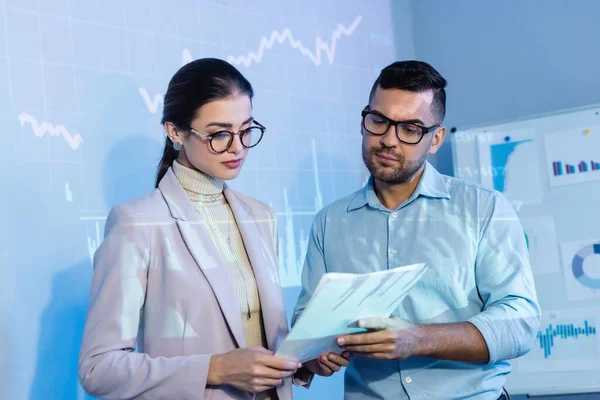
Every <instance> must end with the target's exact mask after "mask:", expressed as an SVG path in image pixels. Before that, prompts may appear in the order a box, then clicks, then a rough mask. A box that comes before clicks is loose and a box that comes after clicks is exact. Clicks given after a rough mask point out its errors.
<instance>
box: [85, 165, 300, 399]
mask: <svg viewBox="0 0 600 400" xmlns="http://www.w3.org/2000/svg"><path fill="white" fill-rule="evenodd" d="M224 195H225V198H226V199H227V202H228V203H229V205H230V207H231V210H232V212H233V215H234V217H235V220H236V222H237V224H238V226H239V229H240V233H241V236H242V239H243V241H244V244H245V246H246V251H247V253H248V258H249V259H250V263H251V265H252V268H253V269H254V275H255V277H256V282H257V286H258V291H259V295H260V301H261V306H262V315H263V320H264V325H265V333H266V338H267V342H268V347H269V349H270V350H273V351H275V349H276V348H277V347H278V344H279V342H280V341H281V340H283V338H284V337H285V336H286V335H287V333H288V326H287V319H286V314H285V307H284V302H283V293H282V288H281V286H280V283H279V276H278V271H277V256H276V237H277V233H276V219H275V216H274V214H273V212H272V211H271V209H270V208H269V207H268V206H267V205H265V204H263V203H261V202H259V201H257V200H254V199H252V198H249V197H246V196H244V195H242V194H240V193H238V192H235V191H233V190H231V189H229V188H227V186H226V187H225V189H224ZM209 232H210V231H209V230H208V229H207V227H205V226H204V225H203V224H202V223H201V221H200V218H199V217H198V214H197V212H196V210H195V209H194V206H193V204H192V202H191V201H190V199H189V198H188V195H187V194H186V193H185V191H184V190H183V188H182V187H181V185H180V184H179V182H178V181H177V178H176V177H175V175H174V174H173V171H172V170H171V169H169V170H168V172H167V174H166V175H165V177H164V178H163V179H162V180H161V182H160V184H159V187H158V189H156V190H154V191H152V192H151V193H149V194H147V195H145V196H143V197H140V198H138V199H135V200H132V201H130V202H128V203H126V204H123V205H120V206H116V207H114V208H113V209H112V210H111V212H110V214H109V216H108V219H107V222H106V230H105V237H104V241H103V243H102V244H101V245H100V247H99V248H98V250H97V251H96V254H95V256H94V276H93V281H92V288H91V295H90V303H89V310H88V315H87V321H86V324H85V330H84V334H83V341H82V345H81V353H80V357H79V378H80V381H81V384H82V386H83V388H84V389H85V390H86V391H87V392H88V393H89V394H91V395H92V396H95V397H99V398H107V399H131V398H135V399H178V400H183V399H206V400H221V399H223V400H224V399H252V398H254V395H253V394H252V393H248V392H242V391H240V390H237V389H235V388H233V387H232V386H227V385H222V386H207V384H206V379H207V374H208V366H209V361H210V357H211V354H220V353H225V352H228V351H231V350H234V349H236V348H240V347H246V340H245V336H244V331H243V327H242V319H241V318H242V311H241V310H240V306H239V301H238V299H237V297H236V293H235V290H234V288H233V282H232V280H231V277H230V275H229V270H228V268H227V266H226V265H225V263H224V261H223V259H222V258H221V255H220V253H219V251H218V249H217V248H216V247H215V245H214V244H213V241H212V239H211V237H210V233H209ZM134 350H137V351H134ZM277 394H278V396H279V399H280V400H287V399H291V397H292V382H291V379H286V380H284V383H282V385H280V387H278V388H277Z"/></svg>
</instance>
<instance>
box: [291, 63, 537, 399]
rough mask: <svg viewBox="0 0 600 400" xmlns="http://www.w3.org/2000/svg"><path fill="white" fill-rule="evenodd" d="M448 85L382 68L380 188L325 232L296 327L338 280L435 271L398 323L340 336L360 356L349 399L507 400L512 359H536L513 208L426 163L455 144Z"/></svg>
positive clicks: (377, 154) (374, 147)
mask: <svg viewBox="0 0 600 400" xmlns="http://www.w3.org/2000/svg"><path fill="white" fill-rule="evenodd" d="M445 87H446V80H445V79H444V78H443V77H442V76H441V75H440V74H439V73H438V72H437V71H436V70H435V69H434V68H432V67H431V66H430V65H429V64H427V63H424V62H419V61H406V62H396V63H393V64H391V65H389V66H388V67H386V68H385V69H383V70H382V72H381V74H380V76H379V77H378V78H377V80H376V81H375V84H374V85H373V89H372V90H371V94H370V97H369V105H368V106H367V107H365V109H364V110H363V112H362V136H363V140H362V143H363V144H362V154H363V160H364V162H365V165H366V166H367V168H368V170H369V172H370V173H371V177H370V179H369V182H368V183H367V185H366V186H365V187H364V188H363V189H362V190H360V191H358V192H356V193H353V194H352V195H350V196H348V197H346V198H343V199H341V200H338V201H336V202H334V203H333V204H331V205H329V206H328V207H326V208H324V209H323V210H321V211H320V212H319V214H318V215H317V216H316V218H315V221H314V223H313V227H312V232H311V235H310V241H309V246H308V251H307V256H306V263H305V265H304V269H303V272H302V286H303V287H302V291H301V293H300V296H299V299H298V303H297V305H296V310H295V312H294V316H293V321H295V320H296V319H297V318H298V316H299V315H300V314H301V313H302V310H303V309H304V308H305V307H306V305H307V303H308V301H309V300H310V298H311V296H312V294H313V293H314V290H315V288H316V286H317V283H318V282H319V279H320V278H321V276H322V275H323V274H325V273H326V272H352V273H367V272H373V271H379V270H385V269H389V268H394V267H398V266H402V265H406V264H413V263H421V262H425V263H427V265H428V266H429V268H428V271H427V272H426V273H425V275H423V277H422V278H421V279H420V281H419V282H418V283H417V284H416V286H415V287H414V288H413V289H411V291H410V292H409V294H408V296H407V297H406V298H405V299H404V301H403V303H402V304H401V306H400V307H398V309H397V310H396V311H395V312H394V315H393V316H391V318H389V319H383V320H381V319H379V320H372V319H371V320H365V321H359V322H358V323H359V325H360V326H362V327H365V328H368V331H367V333H362V334H356V335H347V336H343V337H340V338H338V344H339V345H340V347H341V348H343V349H344V353H349V354H350V355H351V358H350V359H351V362H350V365H349V366H348V368H347V370H346V375H345V398H346V399H348V400H354V399H370V398H377V399H394V400H397V399H467V398H468V399H486V400H487V399H493V400H495V399H499V398H504V395H503V386H504V383H505V380H506V375H507V374H508V373H509V372H510V364H509V363H508V361H507V360H509V359H512V358H515V357H519V356H521V355H523V354H525V353H527V352H528V351H529V350H530V349H531V347H532V344H533V343H534V340H535V337H536V334H537V331H538V327H539V317H540V309H539V306H538V302H537V298H536V293H535V287H534V283H533V278H532V274H531V269H530V266H529V260H528V255H527V248H526V243H525V237H524V234H523V229H522V227H521V225H520V223H519V220H518V218H517V216H516V214H515V212H514V210H513V209H512V207H511V205H510V203H509V202H508V201H507V200H506V198H505V197H503V196H502V194H500V193H498V192H496V191H493V190H489V189H485V188H482V187H479V186H477V185H474V184H471V183H467V182H463V181H460V180H458V179H455V178H452V177H449V176H444V175H441V174H440V173H439V172H438V171H436V170H435V168H434V167H433V166H432V165H431V164H429V163H428V162H427V161H426V157H427V155H428V154H435V153H436V152H437V151H438V149H439V148H440V146H441V145H442V143H443V142H444V138H445V136H446V129H445V128H444V127H443V126H442V125H441V124H442V121H443V119H444V115H445V107H446V104H445V103H446V92H445V89H444V88H445ZM344 355H347V354H344ZM345 364H346V363H345V359H344V358H343V357H339V356H337V357H335V356H333V355H331V354H329V355H323V356H322V357H320V358H318V359H316V360H313V361H310V362H308V363H306V364H305V365H306V367H307V368H308V369H309V370H310V371H312V372H313V373H316V374H319V375H330V374H331V373H333V372H335V371H337V370H339V369H340V368H339V367H340V366H344V365H345Z"/></svg>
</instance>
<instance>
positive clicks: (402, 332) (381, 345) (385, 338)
mask: <svg viewBox="0 0 600 400" xmlns="http://www.w3.org/2000/svg"><path fill="white" fill-rule="evenodd" d="M358 326H359V327H361V328H366V329H370V330H375V332H368V333H360V334H353V335H344V336H340V337H339V338H338V346H340V347H342V348H343V349H344V350H346V351H349V352H350V353H355V354H360V355H362V356H365V357H370V358H377V359H381V360H403V359H405V358H407V357H410V356H413V355H420V354H422V353H423V352H424V343H425V342H426V340H425V332H424V331H423V329H422V328H421V327H419V326H418V325H413V324H411V323H409V322H407V321H404V320H401V319H398V318H365V319H362V320H359V321H358Z"/></svg>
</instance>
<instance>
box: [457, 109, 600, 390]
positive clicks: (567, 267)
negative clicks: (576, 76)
mask: <svg viewBox="0 0 600 400" xmlns="http://www.w3.org/2000/svg"><path fill="white" fill-rule="evenodd" d="M451 141H452V151H453V161H454V174H455V176H457V177H459V178H462V179H465V180H469V181H473V182H477V183H480V184H483V185H485V186H488V187H492V188H495V189H497V190H500V191H502V192H503V193H504V194H505V195H506V197H507V198H508V199H509V200H511V202H512V203H513V205H514V206H515V209H516V210H517V213H518V215H519V217H520V219H521V223H522V224H523V227H524V229H525V233H526V235H527V239H528V244H529V251H530V260H531V265H532V270H533V272H534V278H535V282H536V288H537V293H538V298H539V301H540V305H541V307H542V313H543V315H542V323H541V325H540V333H539V334H538V339H537V340H536V343H535V346H534V348H533V349H532V350H531V352H530V353H529V354H527V355H526V356H524V357H521V358H519V359H516V360H513V361H512V362H511V364H512V366H513V372H512V373H511V374H510V375H509V378H508V382H507V389H508V390H509V392H510V393H514V394H530V395H543V394H558V393H561V394H562V393H582V392H600V105H596V106H592V107H586V108H584V109H577V110H567V111H563V112H558V113H552V114H547V115H541V116H536V117H531V118H526V119H522V120H518V121H512V122H506V123H500V124H494V125H489V126H481V127H475V128H468V129H464V130H457V131H456V132H455V133H451ZM594 244H597V246H594ZM571 324H572V325H573V326H572V327H571ZM550 326H552V330H550V329H549V328H550ZM572 328H573V329H572Z"/></svg>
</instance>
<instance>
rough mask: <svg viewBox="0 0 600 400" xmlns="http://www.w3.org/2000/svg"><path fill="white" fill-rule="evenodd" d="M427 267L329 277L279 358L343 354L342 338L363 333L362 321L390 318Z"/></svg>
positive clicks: (339, 274)
mask: <svg viewBox="0 0 600 400" xmlns="http://www.w3.org/2000/svg"><path fill="white" fill-rule="evenodd" d="M426 269H427V267H426V265H425V264H412V265H406V266H402V267H398V268H393V269H390V270H386V271H378V272H373V273H369V274H346V273H328V274H325V275H323V277H322V278H321V280H320V281H319V284H318V285H317V289H316V290H315V293H314V295H313V296H312V298H311V300H310V301H309V303H308V304H307V306H306V308H305V309H304V311H303V313H302V314H301V315H300V317H299V318H298V320H297V321H296V324H295V325H294V327H293V328H292V330H291V331H290V333H289V335H288V336H287V337H286V339H285V340H284V341H283V343H282V344H281V346H280V347H279V350H278V351H277V355H278V356H280V357H286V358H292V359H296V360H298V361H300V362H305V361H308V360H312V359H314V358H317V357H318V356H319V355H321V354H323V353H325V352H336V353H338V354H339V353H341V352H342V349H340V348H339V347H338V346H337V344H336V338H337V337H338V336H339V335H344V334H351V333H358V332H364V331H365V329H363V328H359V327H358V326H357V325H356V322H357V321H358V320H359V319H361V318H370V317H389V316H390V315H391V314H392V312H393V311H394V310H395V309H396V307H398V305H400V303H401V302H402V300H403V299H404V297H405V296H406V295H407V294H408V291H409V290H410V289H411V288H412V287H413V286H414V285H415V283H417V281H418V280H419V279H420V278H421V276H422V275H423V273H425V271H426Z"/></svg>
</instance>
